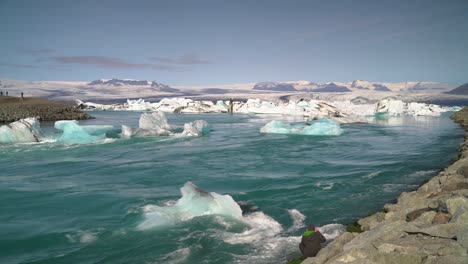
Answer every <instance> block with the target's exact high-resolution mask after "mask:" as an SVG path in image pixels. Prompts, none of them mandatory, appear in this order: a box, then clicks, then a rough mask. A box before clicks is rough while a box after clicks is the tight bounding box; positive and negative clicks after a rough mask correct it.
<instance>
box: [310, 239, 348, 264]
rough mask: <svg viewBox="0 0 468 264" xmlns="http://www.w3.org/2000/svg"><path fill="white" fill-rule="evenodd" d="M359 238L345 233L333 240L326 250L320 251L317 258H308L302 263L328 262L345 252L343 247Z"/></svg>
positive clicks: (318, 263) (317, 263) (319, 263)
mask: <svg viewBox="0 0 468 264" xmlns="http://www.w3.org/2000/svg"><path fill="white" fill-rule="evenodd" d="M355 236H357V234H356V233H349V232H345V233H343V234H342V235H340V236H339V237H337V238H336V239H335V240H333V241H332V242H331V243H330V244H328V245H327V246H326V247H325V248H323V249H322V250H320V251H319V253H318V254H317V256H316V257H313V258H307V259H305V260H304V261H303V262H302V263H303V264H322V263H325V262H327V261H328V260H329V259H331V258H333V257H335V256H336V255H338V254H340V253H341V252H343V246H344V245H345V244H346V243H348V242H350V241H351V240H353V239H354V237H355Z"/></svg>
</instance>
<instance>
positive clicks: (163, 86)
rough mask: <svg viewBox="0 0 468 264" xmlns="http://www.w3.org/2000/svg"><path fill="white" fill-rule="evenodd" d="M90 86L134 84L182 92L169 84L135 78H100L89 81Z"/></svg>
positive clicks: (165, 90)
mask: <svg viewBox="0 0 468 264" xmlns="http://www.w3.org/2000/svg"><path fill="white" fill-rule="evenodd" d="M88 85H90V86H114V87H123V86H134V87H151V88H154V89H156V90H158V91H163V92H170V93H171V92H180V90H179V89H175V88H171V87H170V86H169V85H166V84H162V83H157V82H155V81H148V80H133V79H99V80H94V81H92V82H90V83H88Z"/></svg>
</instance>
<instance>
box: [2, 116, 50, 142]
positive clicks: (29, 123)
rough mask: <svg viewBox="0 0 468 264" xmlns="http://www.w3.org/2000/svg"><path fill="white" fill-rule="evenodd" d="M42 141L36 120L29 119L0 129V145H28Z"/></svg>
mask: <svg viewBox="0 0 468 264" xmlns="http://www.w3.org/2000/svg"><path fill="white" fill-rule="evenodd" d="M43 139H44V135H43V133H42V130H41V127H40V123H39V121H38V120H37V118H33V117H29V118H25V119H21V120H19V121H16V122H13V123H10V124H8V125H4V126H1V127H0V143H30V142H40V141H42V140H43Z"/></svg>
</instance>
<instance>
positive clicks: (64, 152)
mask: <svg viewBox="0 0 468 264" xmlns="http://www.w3.org/2000/svg"><path fill="white" fill-rule="evenodd" d="M92 114H93V115H94V116H95V117H96V119H94V120H88V121H83V122H81V123H82V124H111V125H114V126H115V128H116V130H115V131H114V132H113V133H110V134H109V135H108V136H109V137H111V138H116V139H115V140H113V141H111V142H108V143H102V144H92V145H71V146H66V145H60V144H56V143H43V144H26V145H13V146H12V145H10V146H6V145H2V146H0V172H1V173H0V212H1V214H0V263H278V262H282V261H284V260H285V259H287V258H290V257H292V256H296V255H298V254H299V250H298V249H297V243H298V241H299V239H300V238H299V236H300V234H301V232H302V231H303V225H304V223H314V224H315V225H317V226H324V228H329V229H330V230H329V232H330V233H333V232H334V231H336V230H338V229H339V227H340V225H330V224H333V223H339V224H346V223H350V222H352V221H354V220H356V219H357V218H358V217H362V216H365V215H366V214H367V213H368V212H370V211H375V210H378V209H379V208H381V207H382V206H383V204H384V203H386V202H389V201H391V200H392V199H394V198H396V197H397V196H398V195H399V193H400V192H402V191H407V190H411V189H414V188H416V187H417V186H418V185H419V184H420V183H421V182H422V181H423V180H425V179H428V178H430V177H432V176H433V175H435V174H436V173H437V171H438V170H439V169H441V168H443V167H444V166H446V165H447V164H449V163H450V161H451V159H453V158H455V157H456V150H457V147H458V144H459V143H461V141H462V135H463V132H462V129H461V128H459V127H458V126H457V125H456V124H454V123H453V122H452V121H451V120H450V119H449V118H448V115H444V116H442V117H436V118H434V117H418V118H415V117H411V118H410V117H408V118H389V119H384V120H373V119H370V121H371V123H369V124H349V125H342V128H343V129H344V133H343V134H342V135H341V136H336V137H333V136H329V137H323V136H322V137H320V136H298V135H273V134H260V133H259V130H260V128H261V127H262V126H263V125H264V124H266V123H267V122H269V121H271V120H280V121H283V122H300V121H302V120H301V119H300V118H299V119H294V118H292V119H291V118H285V117H281V116H277V117H273V116H260V115H257V116H249V115H233V116H231V115H226V114H204V115H168V119H169V122H170V123H174V124H179V125H180V124H183V123H185V122H189V121H193V120H195V119H203V120H206V121H207V122H208V123H209V124H210V125H211V129H212V131H211V133H210V135H208V136H204V137H200V138H190V139H163V138H138V139H118V132H119V128H120V125H122V124H126V125H131V126H137V124H138V118H139V115H140V113H132V112H93V113H92ZM51 125H52V124H42V126H43V127H44V130H45V131H46V133H48V134H49V135H50V134H52V133H59V132H58V131H55V130H54V129H53V128H52V127H51ZM188 181H191V182H193V183H195V184H196V185H198V186H199V187H200V188H201V189H203V190H206V191H208V192H216V193H218V194H229V195H231V196H232V197H233V199H234V200H235V201H236V202H237V203H240V204H241V205H242V209H243V210H244V216H243V217H242V219H232V218H229V217H223V216H219V215H204V216H200V217H194V218H191V219H180V221H179V220H177V221H174V222H173V223H171V224H168V225H163V226H161V225H157V224H156V225H154V226H152V225H150V226H145V227H144V228H141V224H142V223H143V222H145V221H149V222H151V221H153V220H154V221H157V220H156V219H151V217H153V216H152V215H151V214H148V213H147V212H146V211H145V210H144V208H147V206H148V205H158V206H170V205H172V204H174V202H175V201H177V200H178V199H179V198H180V197H181V194H180V190H179V189H180V188H181V187H182V186H184V184H185V183H186V182H188ZM194 206H197V205H194ZM325 232H327V230H325Z"/></svg>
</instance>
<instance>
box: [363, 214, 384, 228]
mask: <svg viewBox="0 0 468 264" xmlns="http://www.w3.org/2000/svg"><path fill="white" fill-rule="evenodd" d="M384 220H385V213H383V212H378V213H375V214H373V215H371V216H368V217H366V218H363V219H360V220H359V221H358V224H359V225H360V226H361V229H362V230H364V231H366V230H369V229H372V228H374V227H375V226H376V225H378V224H379V223H380V222H382V221H384Z"/></svg>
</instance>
